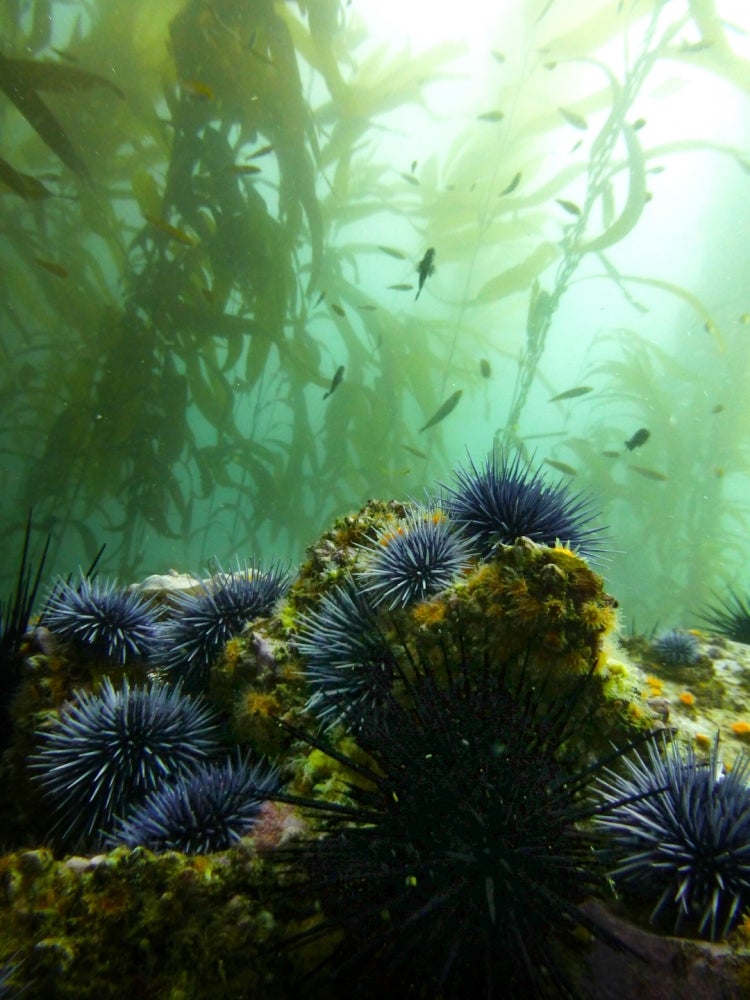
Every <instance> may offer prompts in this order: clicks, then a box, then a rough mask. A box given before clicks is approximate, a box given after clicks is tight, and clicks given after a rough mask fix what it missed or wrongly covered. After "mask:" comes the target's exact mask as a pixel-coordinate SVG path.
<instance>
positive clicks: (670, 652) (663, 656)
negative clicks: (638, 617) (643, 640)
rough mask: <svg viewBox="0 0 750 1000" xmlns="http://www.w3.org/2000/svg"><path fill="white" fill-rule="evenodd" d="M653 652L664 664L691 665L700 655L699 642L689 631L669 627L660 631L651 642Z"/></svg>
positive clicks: (675, 665)
mask: <svg viewBox="0 0 750 1000" xmlns="http://www.w3.org/2000/svg"><path fill="white" fill-rule="evenodd" d="M651 651H652V652H653V654H654V656H655V657H656V659H657V660H658V661H659V663H663V664H665V665H666V666H674V667H677V666H692V665H693V664H694V663H697V662H698V660H699V659H700V656H701V647H700V643H699V642H698V640H697V639H696V637H695V636H694V635H692V634H691V633H690V632H685V631H684V630H683V629H678V628H671V629H668V630H667V631H666V632H662V633H660V634H659V635H657V637H656V638H655V639H654V640H653V642H652V643H651Z"/></svg>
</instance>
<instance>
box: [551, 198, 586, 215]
mask: <svg viewBox="0 0 750 1000" xmlns="http://www.w3.org/2000/svg"><path fill="white" fill-rule="evenodd" d="M555 201H556V202H557V204H558V205H559V206H560V208H564V209H565V211H566V212H568V214H569V215H580V214H581V209H580V207H579V206H578V205H576V203H575V202H574V201H568V200H567V198H555Z"/></svg>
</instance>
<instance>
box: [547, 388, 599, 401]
mask: <svg viewBox="0 0 750 1000" xmlns="http://www.w3.org/2000/svg"><path fill="white" fill-rule="evenodd" d="M593 389H594V387H593V385H577V386H576V387H575V389H566V390H565V392H559V393H558V394H557V395H556V396H553V397H552V399H551V400H550V403H559V402H560V400H562V399H575V398H576V396H585V395H586V393H587V392H592V391H593Z"/></svg>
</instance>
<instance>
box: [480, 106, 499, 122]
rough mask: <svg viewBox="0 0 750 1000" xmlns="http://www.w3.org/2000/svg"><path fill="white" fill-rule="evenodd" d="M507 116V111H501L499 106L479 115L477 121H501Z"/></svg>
mask: <svg viewBox="0 0 750 1000" xmlns="http://www.w3.org/2000/svg"><path fill="white" fill-rule="evenodd" d="M503 118H505V112H504V111H500V109H499V108H495V110H494V111H485V112H484V113H483V114H481V115H477V121H480V122H501V121H502V120H503Z"/></svg>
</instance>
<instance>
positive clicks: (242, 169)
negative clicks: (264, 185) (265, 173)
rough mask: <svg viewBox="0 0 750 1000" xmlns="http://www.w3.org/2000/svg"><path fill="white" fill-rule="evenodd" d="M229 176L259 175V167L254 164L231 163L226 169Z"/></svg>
mask: <svg viewBox="0 0 750 1000" xmlns="http://www.w3.org/2000/svg"><path fill="white" fill-rule="evenodd" d="M227 170H228V171H229V173H230V174H260V173H262V171H261V169H260V167H259V166H258V165H257V164H255V163H232V164H230V165H229V166H228V167H227Z"/></svg>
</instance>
